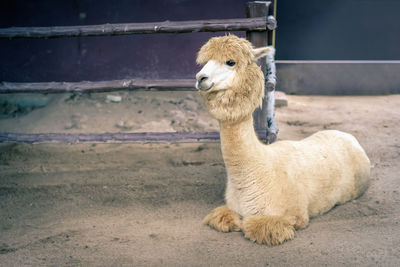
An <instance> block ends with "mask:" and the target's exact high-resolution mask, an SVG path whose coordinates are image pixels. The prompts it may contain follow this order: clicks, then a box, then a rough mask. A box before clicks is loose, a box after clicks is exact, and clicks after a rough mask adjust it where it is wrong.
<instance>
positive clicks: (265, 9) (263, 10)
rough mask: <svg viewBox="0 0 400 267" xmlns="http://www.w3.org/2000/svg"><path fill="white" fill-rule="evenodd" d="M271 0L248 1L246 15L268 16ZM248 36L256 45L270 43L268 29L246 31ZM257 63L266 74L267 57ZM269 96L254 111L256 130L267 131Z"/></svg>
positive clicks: (249, 16)
mask: <svg viewBox="0 0 400 267" xmlns="http://www.w3.org/2000/svg"><path fill="white" fill-rule="evenodd" d="M270 5H271V2H264V1H256V2H248V3H247V6H246V13H247V14H246V15H247V17H248V18H254V17H267V16H268V15H269V12H270ZM246 38H247V40H249V41H250V42H251V43H252V44H253V46H254V47H261V46H267V45H268V44H269V41H268V31H258V32H254V31H248V32H246ZM257 64H258V65H259V66H260V68H261V70H262V71H263V73H264V75H266V74H267V61H266V60H265V58H263V59H260V60H259V61H258V62H257ZM265 96H267V91H266V92H265ZM267 106H268V103H267V98H266V97H264V98H263V103H262V107H261V109H260V108H257V109H256V110H255V111H254V113H253V118H254V124H255V128H256V131H262V132H264V131H265V132H266V131H267V129H268V125H267V108H268V107H267Z"/></svg>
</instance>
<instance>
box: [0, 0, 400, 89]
mask: <svg viewBox="0 0 400 267" xmlns="http://www.w3.org/2000/svg"><path fill="white" fill-rule="evenodd" d="M246 2H247V1H244V0H213V1H211V0H205V1H198V0H153V1H146V0H134V1H133V0H118V1H109V0H60V1H54V0H36V1H34V0H2V1H1V2H0V27H2V28H4V27H11V26H55V25H60V26H61V25H85V24H103V23H124V22H150V21H164V20H174V21H179V20H198V19H211V18H240V17H245V16H246V15H245V3H246ZM277 8H278V10H277V19H278V30H277V33H276V47H277V59H278V60H393V59H400V49H399V45H398V44H399V42H400V34H399V33H400V16H398V11H399V10H400V1H399V0H324V1H319V0H306V1H290V0H278V3H277ZM221 34H224V33H214V34H213V33H194V34H156V35H131V36H116V37H82V38H59V39H48V40H42V39H36V40H35V39H15V40H4V39H2V40H0V58H1V61H0V81H12V82H34V81H35V82H41V81H81V80H93V81H98V80H109V79H123V78H132V77H142V78H193V77H194V74H195V73H196V72H197V71H198V70H199V67H198V66H196V65H195V56H196V52H197V51H198V49H199V48H200V46H201V45H202V44H203V43H204V42H206V41H207V40H208V39H209V38H210V37H211V36H213V35H221ZM237 34H238V35H240V36H244V33H243V32H239V33H237ZM285 78H290V77H285Z"/></svg>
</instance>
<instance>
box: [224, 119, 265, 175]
mask: <svg viewBox="0 0 400 267" xmlns="http://www.w3.org/2000/svg"><path fill="white" fill-rule="evenodd" d="M220 128H221V132H220V135H221V150H222V155H223V158H224V161H225V165H226V168H227V171H228V174H229V173H236V171H239V172H240V171H242V170H243V168H244V167H245V166H246V165H247V164H248V162H253V161H254V159H255V158H258V157H259V156H262V155H261V154H262V153H263V152H262V150H263V147H264V146H263V145H262V144H261V142H260V141H259V139H258V137H257V135H256V132H255V131H254V126H253V116H251V115H250V116H248V117H247V118H246V119H244V120H242V121H240V122H237V123H227V122H220Z"/></svg>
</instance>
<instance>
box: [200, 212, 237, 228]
mask: <svg viewBox="0 0 400 267" xmlns="http://www.w3.org/2000/svg"><path fill="white" fill-rule="evenodd" d="M203 223H204V224H208V225H209V226H211V227H212V228H214V229H216V230H218V231H221V232H229V231H240V225H241V219H240V215H239V214H237V213H236V212H234V211H231V210H230V209H228V207H227V206H221V207H218V208H216V209H214V210H213V211H212V212H211V213H210V214H208V215H207V216H206V217H205V218H204V220H203Z"/></svg>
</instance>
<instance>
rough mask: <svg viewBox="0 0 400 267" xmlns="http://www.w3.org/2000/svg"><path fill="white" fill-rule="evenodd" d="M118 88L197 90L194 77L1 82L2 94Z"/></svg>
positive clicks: (79, 91)
mask: <svg viewBox="0 0 400 267" xmlns="http://www.w3.org/2000/svg"><path fill="white" fill-rule="evenodd" d="M118 90H129V91H134V90H145V91H195V90H196V89H195V80H194V79H175V80H172V79H165V80H145V79H125V80H111V81H99V82H91V81H82V82H40V83H14V82H0V94H8V93H13V94H14V93H73V92H75V93H96V92H111V91H118Z"/></svg>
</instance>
